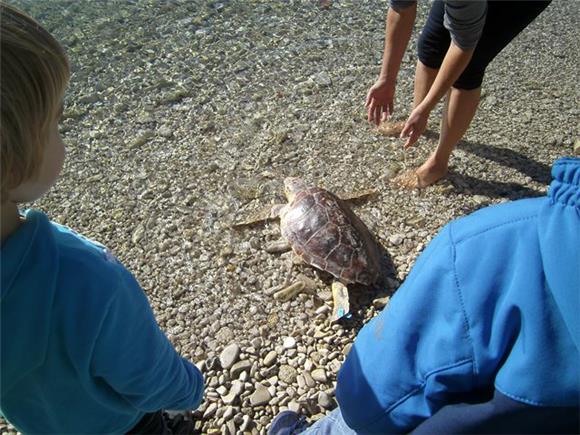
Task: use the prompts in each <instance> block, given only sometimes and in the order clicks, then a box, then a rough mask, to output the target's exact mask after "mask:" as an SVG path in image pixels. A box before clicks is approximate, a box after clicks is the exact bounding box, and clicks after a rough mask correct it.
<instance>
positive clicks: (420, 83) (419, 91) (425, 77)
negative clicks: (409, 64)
mask: <svg viewBox="0 0 580 435" xmlns="http://www.w3.org/2000/svg"><path fill="white" fill-rule="evenodd" d="M438 72H439V70H438V69H435V68H429V67H428V66H425V65H424V64H423V63H422V62H421V61H420V60H418V61H417V66H416V67H415V89H414V92H413V109H415V108H416V107H417V106H418V105H419V104H420V103H421V101H423V100H424V99H425V97H426V96H427V93H428V92H429V89H431V85H433V82H434V81H435V77H437V73H438Z"/></svg>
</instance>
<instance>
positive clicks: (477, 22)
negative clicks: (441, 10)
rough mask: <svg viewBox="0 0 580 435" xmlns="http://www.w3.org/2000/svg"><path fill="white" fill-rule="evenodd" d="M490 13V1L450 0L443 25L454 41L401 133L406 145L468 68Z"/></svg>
mask: <svg viewBox="0 0 580 435" xmlns="http://www.w3.org/2000/svg"><path fill="white" fill-rule="evenodd" d="M486 16H487V1H483V0H479V1H466V0H447V1H446V2H445V15H444V19H443V21H444V26H445V28H447V30H449V33H450V36H451V44H450V45H449V49H448V50H447V53H446V55H445V58H444V59H443V63H442V65H441V67H440V69H439V72H438V73H437V76H436V78H435V81H434V82H433V85H432V86H431V89H430V90H429V92H428V93H427V95H426V97H425V99H424V100H423V102H422V103H420V104H419V105H418V106H417V107H416V108H415V109H414V110H413V112H412V113H411V115H410V116H409V119H408V120H407V122H406V124H405V127H404V128H403V131H402V132H401V137H408V139H407V142H406V143H405V147H409V146H411V145H413V144H414V143H415V142H416V141H417V139H418V138H419V136H420V135H421V134H423V132H424V131H425V129H426V127H427V121H428V119H429V114H430V113H431V111H432V110H433V108H434V107H435V105H436V104H437V103H438V102H439V101H440V100H441V98H443V96H444V95H445V94H447V92H448V91H449V89H450V88H451V86H452V85H453V83H454V82H455V81H456V80H457V79H458V78H459V76H460V75H461V73H463V71H464V70H465V68H466V67H467V65H468V64H469V62H470V61H471V58H472V57H473V52H474V51H475V47H476V46H477V43H478V42H479V39H480V37H481V34H482V32H483V27H484V25H485V19H486Z"/></svg>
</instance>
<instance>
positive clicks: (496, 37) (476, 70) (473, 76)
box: [417, 0, 551, 89]
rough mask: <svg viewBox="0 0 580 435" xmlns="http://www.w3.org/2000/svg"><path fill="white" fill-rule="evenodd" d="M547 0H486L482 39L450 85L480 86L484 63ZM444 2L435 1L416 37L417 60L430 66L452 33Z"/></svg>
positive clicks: (438, 62)
mask: <svg viewBox="0 0 580 435" xmlns="http://www.w3.org/2000/svg"><path fill="white" fill-rule="evenodd" d="M550 2H551V0H548V1H539V0H534V1H505V0H500V1H488V8H487V16H486V19H485V26H484V27H483V33H482V34H481V38H480V39H479V42H478V43H477V46H476V47H475V51H474V53H473V57H472V58H471V61H470V62H469V64H468V65H467V67H466V68H465V70H464V71H463V73H462V74H461V76H459V78H458V79H457V81H456V82H455V83H454V84H453V87H454V88H457V89H476V88H479V87H480V86H481V82H482V81H483V75H484V73H485V68H486V67H487V65H488V64H489V63H490V62H491V61H492V60H493V59H494V58H495V56H497V54H498V53H499V52H500V51H502V50H503V49H504V47H505V46H506V45H508V44H509V43H510V41H511V40H512V39H514V38H515V37H516V36H517V34H518V33H520V32H521V31H522V30H524V29H525V28H526V27H527V26H528V25H529V24H530V23H531V22H532V21H534V19H535V18H536V17H537V16H538V15H540V13H541V12H542V11H543V10H544V9H545V8H546V7H547V6H548V5H549V4H550ZM444 13H445V2H444V1H441V0H436V1H435V2H434V3H433V6H432V7H431V12H429V18H427V22H426V23H425V27H424V28H423V31H422V32H421V35H420V36H419V43H418V44H417V51H418V56H419V60H420V61H421V62H422V63H423V64H424V65H425V66H427V67H429V68H436V69H438V68H439V67H441V64H442V63H443V58H444V57H445V54H446V53H447V50H448V48H449V44H450V43H451V36H450V35H449V30H447V29H446V28H445V27H444V26H443V16H444Z"/></svg>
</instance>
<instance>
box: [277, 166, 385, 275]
mask: <svg viewBox="0 0 580 435" xmlns="http://www.w3.org/2000/svg"><path fill="white" fill-rule="evenodd" d="M284 193H285V195H286V198H287V200H288V203H287V204H285V205H276V206H274V207H272V211H271V217H276V216H278V217H279V218H280V230H281V233H282V237H283V238H284V239H285V241H286V242H287V243H288V244H289V246H290V247H291V248H292V250H293V251H294V253H295V254H296V255H297V256H298V257H299V258H300V259H301V260H302V261H304V262H305V263H307V264H309V265H311V266H314V267H316V268H318V269H320V270H323V271H326V272H328V273H330V274H332V275H333V276H334V277H335V278H337V279H338V280H339V281H340V282H342V283H343V284H345V285H347V284H354V283H359V284H363V285H366V286H372V285H374V284H377V283H378V282H380V281H381V279H382V272H383V267H382V252H381V249H380V247H379V245H378V244H377V243H376V241H375V238H374V237H373V235H372V234H371V233H370V231H369V229H368V228H367V227H366V225H365V224H364V223H363V222H362V221H361V220H360V219H359V218H358V217H357V216H356V215H355V214H354V213H353V212H352V210H351V209H350V207H349V206H348V204H347V203H346V202H345V201H344V200H342V199H340V198H338V197H337V196H336V195H334V194H333V193H332V192H329V191H328V190H325V189H322V188H320V187H316V186H309V185H308V184H306V183H305V182H304V181H303V180H301V179H300V178H293V177H290V178H286V179H285V180H284Z"/></svg>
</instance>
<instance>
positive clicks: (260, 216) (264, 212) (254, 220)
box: [232, 204, 285, 228]
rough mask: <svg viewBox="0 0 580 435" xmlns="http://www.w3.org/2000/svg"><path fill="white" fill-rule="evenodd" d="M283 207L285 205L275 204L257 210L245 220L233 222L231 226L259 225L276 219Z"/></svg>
mask: <svg viewBox="0 0 580 435" xmlns="http://www.w3.org/2000/svg"><path fill="white" fill-rule="evenodd" d="M284 206H285V204H275V205H273V206H268V207H265V208H262V209H261V210H258V211H257V212H256V213H254V214H252V215H250V216H248V217H247V218H246V219H245V220H240V221H237V222H234V223H233V224H232V226H233V227H234V228H240V227H248V226H252V225H256V224H261V223H263V222H268V221H270V220H274V219H278V218H279V217H280V213H281V211H282V209H283V208H284Z"/></svg>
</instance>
